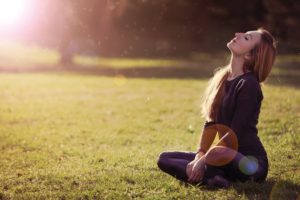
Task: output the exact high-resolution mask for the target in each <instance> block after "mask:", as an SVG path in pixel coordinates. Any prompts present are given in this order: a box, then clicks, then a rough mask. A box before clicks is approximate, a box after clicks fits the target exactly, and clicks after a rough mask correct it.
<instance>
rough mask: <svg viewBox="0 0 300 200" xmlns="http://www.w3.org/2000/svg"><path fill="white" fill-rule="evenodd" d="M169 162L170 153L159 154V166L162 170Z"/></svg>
mask: <svg viewBox="0 0 300 200" xmlns="http://www.w3.org/2000/svg"><path fill="white" fill-rule="evenodd" d="M167 160H168V152H162V153H161V154H159V157H158V160H157V166H158V167H159V168H160V169H163V168H164V166H166V164H167Z"/></svg>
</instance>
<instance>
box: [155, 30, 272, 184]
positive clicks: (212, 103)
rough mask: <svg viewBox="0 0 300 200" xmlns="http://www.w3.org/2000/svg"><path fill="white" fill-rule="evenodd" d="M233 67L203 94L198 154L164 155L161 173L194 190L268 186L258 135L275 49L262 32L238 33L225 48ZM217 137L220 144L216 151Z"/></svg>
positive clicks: (222, 72)
mask: <svg viewBox="0 0 300 200" xmlns="http://www.w3.org/2000/svg"><path fill="white" fill-rule="evenodd" d="M227 47H228V48H229V50H230V51H231V60H230V63H229V64H228V65H227V66H225V67H222V68H219V70H217V71H216V72H215V73H214V76H213V77H212V78H211V79H210V81H209V84H208V87H207V89H206V91H205V93H204V98H203V103H202V114H203V116H204V118H205V124H204V127H203V131H202V134H201V139H200V144H199V148H198V150H197V151H196V152H179V151H176V152H163V153H161V154H160V156H159V159H158V162H157V164H158V167H159V168H160V169H161V170H162V171H164V172H166V173H168V174H170V175H172V176H174V177H176V178H177V179H179V180H182V181H184V182H188V183H191V184H208V185H212V186H216V187H228V186H229V184H230V183H231V182H232V181H242V182H244V181H247V180H253V181H256V182H260V181H264V180H265V179H266V177H267V174H268V158H267V153H266V151H265V148H264V147H263V145H262V143H261V141H260V139H259V137H258V130H257V127H256V125H257V123H258V119H259V113H260V107H261V102H262V100H263V93H262V90H261V85H260V83H262V82H263V81H265V80H266V78H267V77H268V75H269V74H270V72H271V69H272V66H273V63H274V60H275V57H276V46H275V40H274V38H273V36H272V35H271V34H270V33H269V32H268V31H266V30H264V29H258V30H256V31H249V32H246V33H236V34H235V37H234V38H233V39H232V40H231V41H230V42H228V43H227ZM217 133H218V135H219V138H220V141H219V142H218V143H217V144H215V145H212V143H213V140H214V138H215V136H216V134H217Z"/></svg>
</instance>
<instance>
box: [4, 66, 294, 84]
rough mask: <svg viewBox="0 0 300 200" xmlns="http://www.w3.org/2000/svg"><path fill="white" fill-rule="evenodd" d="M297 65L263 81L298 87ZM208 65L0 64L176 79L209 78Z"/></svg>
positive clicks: (38, 69)
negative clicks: (118, 66)
mask: <svg viewBox="0 0 300 200" xmlns="http://www.w3.org/2000/svg"><path fill="white" fill-rule="evenodd" d="M298 66H299V65H297V66H296V64H293V65H291V64H286V65H284V67H280V68H278V67H274V70H273V71H275V73H271V75H270V76H269V78H268V79H267V81H266V83H267V84H271V85H277V86H289V87H295V88H299V87H300V81H299V78H300V67H298ZM214 69H216V68H212V67H210V66H209V65H207V67H205V66H200V64H197V63H192V62H191V63H190V65H188V66H177V67H131V68H110V67H89V66H79V65H72V66H68V67H63V68H62V67H61V66H58V65H56V66H51V65H48V66H37V67H28V68H20V67H9V68H8V67H1V66H0V72H6V73H7V72H8V73H28V72H29V73H40V72H49V73H52V72H54V73H57V72H67V73H74V74H80V75H99V76H108V77H115V76H118V75H122V76H124V77H126V78H164V79H167V78H170V79H173V78H176V79H208V78H210V77H212V75H213V71H214Z"/></svg>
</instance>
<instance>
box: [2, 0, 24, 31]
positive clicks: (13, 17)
mask: <svg viewBox="0 0 300 200" xmlns="http://www.w3.org/2000/svg"><path fill="white" fill-rule="evenodd" d="M25 7H26V0H0V26H3V25H13V24H15V23H17V22H18V21H19V20H21V18H22V16H23V14H24V12H25Z"/></svg>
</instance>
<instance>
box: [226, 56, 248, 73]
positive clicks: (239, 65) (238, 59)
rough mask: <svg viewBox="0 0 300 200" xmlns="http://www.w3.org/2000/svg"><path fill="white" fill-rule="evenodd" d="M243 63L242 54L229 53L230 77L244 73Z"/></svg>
mask: <svg viewBox="0 0 300 200" xmlns="http://www.w3.org/2000/svg"><path fill="white" fill-rule="evenodd" d="M244 63H245V60H244V58H243V57H242V56H237V55H234V54H231V58H230V64H229V65H230V76H231V77H232V78H234V77H236V76H239V75H242V74H244V70H243V68H244Z"/></svg>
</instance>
